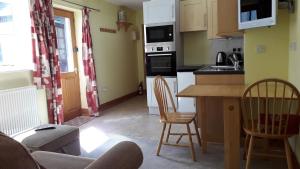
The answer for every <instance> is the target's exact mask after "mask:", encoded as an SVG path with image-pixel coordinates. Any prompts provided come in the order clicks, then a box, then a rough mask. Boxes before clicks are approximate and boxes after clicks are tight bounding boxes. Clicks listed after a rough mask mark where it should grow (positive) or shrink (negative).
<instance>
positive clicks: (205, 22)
mask: <svg viewBox="0 0 300 169" xmlns="http://www.w3.org/2000/svg"><path fill="white" fill-rule="evenodd" d="M203 21H204V24H203V25H204V27H206V26H207V13H206V14H204V15H203Z"/></svg>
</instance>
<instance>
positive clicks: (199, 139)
mask: <svg viewBox="0 0 300 169" xmlns="http://www.w3.org/2000/svg"><path fill="white" fill-rule="evenodd" d="M193 121H194V125H195V131H196V137H197V140H198V144H199V147H200V146H201V138H200V134H199V130H198V126H197V123H196V120H193ZM200 149H201V148H200ZM200 151H201V150H200Z"/></svg>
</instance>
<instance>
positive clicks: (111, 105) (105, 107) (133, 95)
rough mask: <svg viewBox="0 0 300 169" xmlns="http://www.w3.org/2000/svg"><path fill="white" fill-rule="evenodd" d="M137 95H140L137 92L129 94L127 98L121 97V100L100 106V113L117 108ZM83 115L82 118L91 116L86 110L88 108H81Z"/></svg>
mask: <svg viewBox="0 0 300 169" xmlns="http://www.w3.org/2000/svg"><path fill="white" fill-rule="evenodd" d="M137 95H138V94H137V91H136V92H133V93H130V94H127V95H125V96H122V97H119V98H117V99H114V100H112V101H109V102H106V103H104V104H101V105H100V108H99V111H100V112H101V111H104V110H107V109H109V108H112V107H114V106H116V105H118V104H120V103H122V102H124V101H126V100H128V99H130V98H133V97H135V96H137ZM81 115H82V116H89V111H88V109H86V108H81Z"/></svg>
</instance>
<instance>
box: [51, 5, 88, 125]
mask: <svg viewBox="0 0 300 169" xmlns="http://www.w3.org/2000/svg"><path fill="white" fill-rule="evenodd" d="M53 12H54V15H55V16H62V17H67V18H69V19H70V27H71V39H72V47H73V48H72V53H73V62H74V72H67V73H64V72H61V77H62V78H71V77H73V73H75V76H76V77H75V78H76V79H77V83H78V91H77V92H78V94H79V95H78V96H79V102H78V103H79V105H78V107H79V108H78V109H76V110H75V111H74V114H72V115H67V114H64V119H65V121H68V120H71V119H73V118H75V117H78V116H81V115H82V103H81V91H80V76H79V61H78V55H77V51H78V50H77V43H76V42H77V41H76V33H75V13H74V12H73V11H69V10H65V9H61V8H57V7H54V9H53ZM62 90H63V88H62ZM62 93H64V91H62ZM71 112H73V111H71Z"/></svg>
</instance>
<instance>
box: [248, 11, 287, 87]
mask: <svg viewBox="0 0 300 169" xmlns="http://www.w3.org/2000/svg"><path fill="white" fill-rule="evenodd" d="M257 46H264V47H265V52H263V53H257V52H256V48H257ZM244 56H245V72H246V74H245V79H246V83H252V82H255V81H257V80H260V79H263V78H270V77H276V78H281V79H286V80H287V79H288V63H289V60H288V58H289V14H288V12H287V10H279V12H278V23H277V25H276V26H272V27H271V28H254V29H248V30H246V31H245V34H244Z"/></svg>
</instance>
